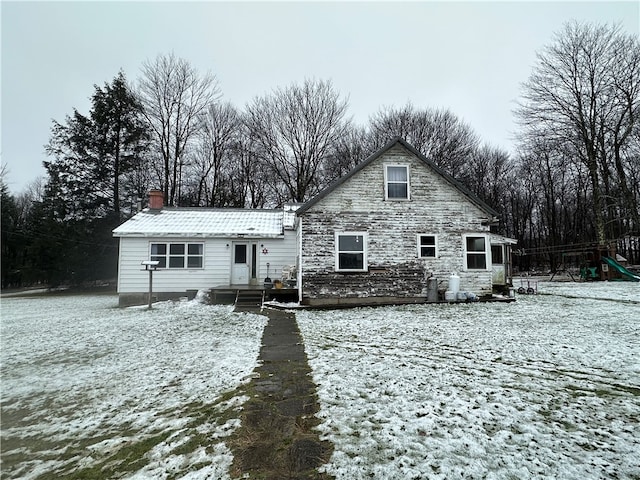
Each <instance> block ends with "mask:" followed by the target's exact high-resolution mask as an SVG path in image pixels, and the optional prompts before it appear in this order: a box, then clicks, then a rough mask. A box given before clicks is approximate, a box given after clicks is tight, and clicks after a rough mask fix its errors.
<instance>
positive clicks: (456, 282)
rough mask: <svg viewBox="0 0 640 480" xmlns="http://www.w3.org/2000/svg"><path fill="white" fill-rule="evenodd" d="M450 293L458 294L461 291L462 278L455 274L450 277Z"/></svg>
mask: <svg viewBox="0 0 640 480" xmlns="http://www.w3.org/2000/svg"><path fill="white" fill-rule="evenodd" d="M448 290H449V291H450V292H453V293H456V294H457V293H458V291H459V290H460V277H459V276H458V275H456V272H453V273H452V274H451V276H450V277H449V289H448Z"/></svg>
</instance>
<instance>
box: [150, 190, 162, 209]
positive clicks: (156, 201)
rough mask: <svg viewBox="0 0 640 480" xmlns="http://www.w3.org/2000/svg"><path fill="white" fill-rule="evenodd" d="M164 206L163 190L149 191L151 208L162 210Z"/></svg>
mask: <svg viewBox="0 0 640 480" xmlns="http://www.w3.org/2000/svg"><path fill="white" fill-rule="evenodd" d="M163 206H164V193H163V192H162V190H151V191H149V208H150V209H151V210H162V207H163Z"/></svg>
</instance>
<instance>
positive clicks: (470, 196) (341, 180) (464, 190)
mask: <svg viewBox="0 0 640 480" xmlns="http://www.w3.org/2000/svg"><path fill="white" fill-rule="evenodd" d="M398 144H399V145H401V146H403V147H404V148H406V149H407V150H408V151H409V152H411V153H412V154H413V155H415V156H416V157H417V158H418V159H419V160H421V161H422V162H423V163H424V164H425V165H427V166H428V167H429V168H430V169H431V170H433V171H434V172H435V173H437V174H438V175H440V176H441V177H442V178H444V179H445V180H446V181H447V182H448V183H450V184H451V185H452V186H453V187H454V188H456V189H457V190H458V191H459V192H460V193H462V194H463V195H464V196H465V197H467V199H468V200H469V201H470V202H471V203H473V204H474V205H476V206H477V207H478V208H480V210H482V211H484V212H485V213H487V214H488V215H490V216H492V217H497V216H498V215H499V214H498V212H496V211H495V210H494V209H493V208H491V207H490V206H489V205H487V204H486V203H484V202H483V201H482V200H480V199H479V198H478V197H477V196H476V195H474V194H473V193H472V192H471V191H470V190H469V189H468V188H466V187H465V186H464V185H462V184H461V183H460V182H458V181H457V180H456V179H455V178H453V177H452V176H451V175H449V174H448V173H446V172H445V171H444V170H442V169H441V168H440V167H438V166H437V165H436V164H435V163H433V162H432V161H431V160H428V159H427V158H426V157H425V156H424V155H422V154H421V153H420V152H419V151H418V150H416V149H415V148H414V147H413V146H411V145H409V143H407V142H406V141H405V140H404V139H402V138H401V137H395V138H393V139H392V140H391V141H389V142H388V143H387V144H386V145H385V146H384V147H382V148H381V149H380V150H378V151H377V152H375V153H373V154H372V155H370V156H369V157H368V158H366V159H365V160H363V161H362V162H360V163H359V164H358V165H356V166H355V167H354V168H353V169H352V170H351V171H350V172H349V173H347V174H346V175H344V176H342V177H340V178H338V179H337V180H335V181H334V182H332V183H331V184H330V185H329V186H328V187H326V188H325V189H323V190H322V191H320V192H319V193H318V194H317V195H316V196H315V197H313V198H311V199H310V200H308V201H307V202H305V203H304V204H302V206H301V207H300V208H299V209H298V210H297V212H296V214H297V215H301V214H304V212H306V211H307V210H309V209H310V208H311V207H312V206H314V205H315V204H316V203H318V202H319V201H320V200H322V199H323V198H324V197H326V196H327V195H329V194H330V193H331V192H333V191H334V190H335V189H336V188H337V187H338V186H340V185H342V184H343V183H345V182H346V181H347V180H349V179H350V178H351V177H353V176H354V175H355V174H356V173H358V172H359V171H360V170H362V169H363V168H365V167H366V166H368V165H369V164H370V163H372V162H374V161H375V160H377V159H378V158H380V157H381V156H382V155H384V154H385V153H387V152H388V151H389V150H391V149H392V148H393V147H395V146H396V145H398Z"/></svg>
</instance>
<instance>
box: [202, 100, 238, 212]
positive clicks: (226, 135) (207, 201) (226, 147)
mask: <svg viewBox="0 0 640 480" xmlns="http://www.w3.org/2000/svg"><path fill="white" fill-rule="evenodd" d="M201 122H202V126H201V128H200V130H199V132H198V135H197V140H198V146H197V148H196V149H195V151H194V155H193V158H194V159H193V162H192V164H193V168H194V173H195V176H196V181H197V191H196V196H197V198H196V204H197V205H205V206H210V207H221V206H225V205H227V204H228V202H229V199H228V198H227V195H226V194H225V185H224V183H225V181H226V180H225V177H226V175H227V174H228V173H229V171H230V170H231V165H230V164H231V163H232V162H234V161H235V160H236V159H235V158H234V154H235V153H236V152H237V148H238V143H239V142H240V141H241V135H242V133H243V132H242V129H243V124H242V118H241V115H240V113H239V112H238V111H237V110H236V108H235V107H234V106H233V105H231V103H228V102H227V103H224V104H219V103H214V104H211V105H209V108H207V110H206V112H205V113H204V114H203V115H202V117H201Z"/></svg>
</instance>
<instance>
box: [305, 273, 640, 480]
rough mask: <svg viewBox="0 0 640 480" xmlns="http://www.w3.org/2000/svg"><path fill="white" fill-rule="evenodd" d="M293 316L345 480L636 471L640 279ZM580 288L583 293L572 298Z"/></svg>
mask: <svg viewBox="0 0 640 480" xmlns="http://www.w3.org/2000/svg"><path fill="white" fill-rule="evenodd" d="M539 290H540V292H541V293H545V295H536V296H527V295H519V296H518V301H517V302H515V303H511V304H495V303H494V304H456V305H422V306H405V307H385V308H363V309H355V310H340V311H305V312H300V313H298V314H297V318H298V324H299V326H300V329H301V331H302V334H303V336H304V339H305V344H306V350H307V354H308V356H309V363H310V364H311V368H312V370H313V377H314V380H315V381H316V383H317V384H318V385H319V396H320V403H321V411H320V413H319V416H320V418H321V420H322V424H321V425H320V429H321V434H322V436H323V437H324V438H325V439H328V440H330V441H332V442H333V443H334V445H335V451H334V454H333V456H332V457H331V459H330V462H329V463H328V464H327V465H326V466H325V467H324V468H325V469H326V471H327V472H328V473H330V474H332V475H335V476H336V478H337V479H349V480H356V479H371V478H375V479H453V478H461V479H534V478H535V479H542V478H545V479H547V478H548V479H552V478H553V479H555V478H558V479H563V480H567V479H576V480H577V479H580V480H582V479H605V478H611V479H638V478H640V284H637V283H635V284H634V283H622V282H620V283H613V282H612V283H601V282H594V283H592V284H575V283H567V284H558V283H553V284H551V283H541V284H540V285H539ZM568 296H570V297H577V298H569V297H568Z"/></svg>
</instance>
